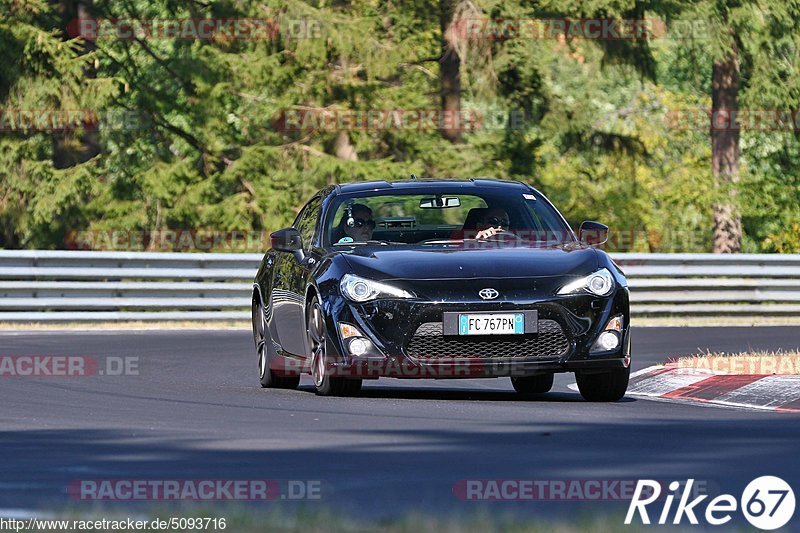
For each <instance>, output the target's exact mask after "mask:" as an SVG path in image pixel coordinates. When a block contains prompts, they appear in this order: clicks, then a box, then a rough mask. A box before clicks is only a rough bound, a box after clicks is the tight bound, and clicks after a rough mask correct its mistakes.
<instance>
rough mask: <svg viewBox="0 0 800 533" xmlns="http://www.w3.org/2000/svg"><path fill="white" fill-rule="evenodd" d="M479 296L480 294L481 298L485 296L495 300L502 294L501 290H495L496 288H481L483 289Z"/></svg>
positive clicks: (487, 298) (486, 298) (485, 298)
mask: <svg viewBox="0 0 800 533" xmlns="http://www.w3.org/2000/svg"><path fill="white" fill-rule="evenodd" d="M478 296H480V297H481V298H483V299H484V300H494V299H495V298H497V297H498V296H500V293H499V292H497V291H496V290H494V289H481V290H480V291H479V292H478Z"/></svg>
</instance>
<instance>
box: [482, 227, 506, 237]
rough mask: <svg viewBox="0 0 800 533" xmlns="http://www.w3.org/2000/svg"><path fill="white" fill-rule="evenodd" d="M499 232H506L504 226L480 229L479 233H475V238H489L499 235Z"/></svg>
mask: <svg viewBox="0 0 800 533" xmlns="http://www.w3.org/2000/svg"><path fill="white" fill-rule="evenodd" d="M498 233H506V232H505V231H504V230H503V229H502V228H487V229H484V230H481V231H479V232H478V234H477V235H475V238H476V239H488V238H489V237H492V236H494V235H497V234H498Z"/></svg>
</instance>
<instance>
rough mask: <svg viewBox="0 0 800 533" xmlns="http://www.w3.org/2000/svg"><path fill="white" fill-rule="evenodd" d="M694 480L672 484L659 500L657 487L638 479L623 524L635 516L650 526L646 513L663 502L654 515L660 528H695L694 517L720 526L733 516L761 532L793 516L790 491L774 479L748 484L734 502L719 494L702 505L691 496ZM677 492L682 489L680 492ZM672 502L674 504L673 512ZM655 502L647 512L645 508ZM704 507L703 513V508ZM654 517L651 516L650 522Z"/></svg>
mask: <svg viewBox="0 0 800 533" xmlns="http://www.w3.org/2000/svg"><path fill="white" fill-rule="evenodd" d="M692 485H694V479H688V480H686V482H685V483H680V482H678V481H673V482H672V483H670V484H669V493H667V495H666V497H663V498H662V494H661V484H660V483H659V482H658V481H655V480H651V479H641V480H639V481H638V483H637V484H636V489H635V491H634V493H633V499H632V500H631V504H630V506H629V507H628V514H627V515H626V516H625V524H626V525H630V524H631V522H632V521H633V519H634V517H635V516H636V515H637V514H638V515H639V519H640V520H641V522H642V523H643V524H650V523H651V518H650V515H649V514H648V511H658V506H659V504H661V502H662V501H663V507H662V508H661V512H660V513H659V514H658V518H657V522H656V523H658V524H660V525H664V524H667V523H669V522H670V518H672V520H671V523H672V524H676V525H677V524H681V523H682V522H683V520H684V518H685V519H686V520H688V521H689V523H690V524H693V525H697V524H699V521H698V515H699V516H700V517H702V518H704V519H705V522H706V523H707V524H710V525H712V526H721V525H723V524H727V523H728V522H730V521H731V520H732V519H733V516H734V513H736V512H737V511H738V510H741V513H742V514H743V515H744V517H745V518H746V519H747V521H748V522H750V524H751V525H753V526H754V527H756V528H758V529H762V530H766V531H769V530H773V529H778V528H780V527H783V526H785V525H786V524H787V523H789V520H791V519H792V516H793V515H794V507H795V499H794V491H793V490H792V487H790V486H789V484H788V483H786V482H785V481H784V480H782V479H781V478H779V477H775V476H762V477H759V478H756V479H754V480H753V481H751V482H750V483H749V484H748V485H747V487H745V489H744V491H743V492H742V496H741V498H740V499H739V500H737V499H736V498H735V497H734V496H732V495H730V494H720V495H719V496H716V497H714V498H713V499H711V500H709V501H708V502H705V500H706V499H707V498H708V497H709V496H708V495H707V494H703V495H700V496H696V497H695V498H693V499H691V500H690V499H689V498H690V497H691V496H692ZM681 488H682V489H683V490H682V491H681ZM675 500H677V501H678V503H677V505H676V506H675V508H674V512H673V504H674V503H675ZM656 501H658V504H656V505H653V506H652V507H651V508H650V509H648V506H650V505H651V504H654V503H655V502H656ZM703 503H705V511H704V512H701V510H702V509H703V505H701V504H703ZM655 518H656V517H655V516H653V519H655Z"/></svg>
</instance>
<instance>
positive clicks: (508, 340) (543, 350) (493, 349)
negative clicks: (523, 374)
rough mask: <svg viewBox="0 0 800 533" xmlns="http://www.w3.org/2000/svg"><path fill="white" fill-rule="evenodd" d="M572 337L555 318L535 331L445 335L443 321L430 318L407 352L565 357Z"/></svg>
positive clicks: (483, 356)
mask: <svg viewBox="0 0 800 533" xmlns="http://www.w3.org/2000/svg"><path fill="white" fill-rule="evenodd" d="M568 350H569V340H568V339H567V337H566V335H564V331H563V330H562V329H561V326H560V325H559V324H558V322H556V321H555V320H539V333H538V334H535V335H524V336H523V335H520V336H497V337H477V338H476V337H456V336H447V337H445V336H444V335H442V323H441V322H426V323H424V324H422V325H420V326H419V327H418V328H417V331H416V332H415V333H414V336H413V337H412V338H411V341H410V342H409V343H408V348H407V349H406V353H407V354H408V355H409V356H410V357H414V358H416V359H437V358H445V357H456V358H461V357H478V358H481V359H490V358H508V359H521V358H525V357H541V358H549V357H561V356H564V355H566V354H567V351H568Z"/></svg>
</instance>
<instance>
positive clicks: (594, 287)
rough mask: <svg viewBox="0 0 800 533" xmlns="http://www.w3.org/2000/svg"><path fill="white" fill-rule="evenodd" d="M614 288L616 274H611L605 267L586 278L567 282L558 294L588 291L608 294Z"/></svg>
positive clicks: (599, 294)
mask: <svg viewBox="0 0 800 533" xmlns="http://www.w3.org/2000/svg"><path fill="white" fill-rule="evenodd" d="M613 290H614V276H612V275H611V272H609V271H608V269H606V268H603V269H601V270H598V271H597V272H594V273H592V274H589V275H588V276H586V277H584V278H580V279H576V280H575V281H573V282H571V283H567V284H566V285H564V286H563V287H561V288H560V289H559V290H558V294H573V293H576V292H581V291H586V292H589V293H591V294H594V295H596V296H608V295H609V294H611V291H613Z"/></svg>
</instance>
